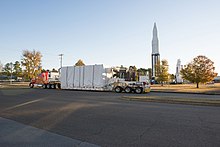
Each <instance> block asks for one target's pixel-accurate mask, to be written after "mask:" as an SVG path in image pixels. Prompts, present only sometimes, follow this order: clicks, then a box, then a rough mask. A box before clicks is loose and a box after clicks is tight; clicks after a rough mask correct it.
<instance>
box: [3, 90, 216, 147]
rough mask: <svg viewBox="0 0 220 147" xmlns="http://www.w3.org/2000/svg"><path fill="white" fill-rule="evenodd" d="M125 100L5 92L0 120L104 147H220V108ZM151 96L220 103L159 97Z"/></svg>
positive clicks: (105, 94) (104, 95)
mask: <svg viewBox="0 0 220 147" xmlns="http://www.w3.org/2000/svg"><path fill="white" fill-rule="evenodd" d="M125 95H126V96H127V95H128V94H125V93H121V94H117V93H113V92H89V91H70V90H52V89H51V90H48V89H0V117H3V118H7V119H11V120H15V121H17V122H20V123H22V124H25V125H29V126H33V127H36V128H40V129H43V130H47V131H49V132H52V133H56V134H59V135H62V136H66V137H70V138H74V139H79V140H82V141H86V142H89V143H92V144H96V145H100V146H103V147H105V146H106V147H117V146H118V147H129V146H131V147H133V146H138V147H139V146H140V147H141V146H143V147H145V146H163V147H170V146H183V147H185V146H212V147H215V146H216V147H219V146H220V107H211V106H193V105H182V104H166V103H154V102H138V101H128V100H123V99H121V97H122V96H125ZM130 95H133V94H130ZM146 95H147V96H151V97H153V96H156V97H158V96H161V97H179V98H181V97H192V98H213V99H215V98H216V99H217V98H219V96H218V95H195V94H177V93H156V92H152V93H148V94H146ZM0 135H1V134H0Z"/></svg>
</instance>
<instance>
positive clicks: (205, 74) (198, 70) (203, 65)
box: [180, 55, 217, 88]
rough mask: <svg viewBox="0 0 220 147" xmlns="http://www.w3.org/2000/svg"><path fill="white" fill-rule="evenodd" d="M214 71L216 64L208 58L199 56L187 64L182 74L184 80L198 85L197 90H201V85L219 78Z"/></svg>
mask: <svg viewBox="0 0 220 147" xmlns="http://www.w3.org/2000/svg"><path fill="white" fill-rule="evenodd" d="M214 70H215V67H214V62H213V61H211V60H210V59H209V58H207V57H206V56H202V55H199V56H197V57H195V58H194V59H193V61H192V62H190V63H189V64H187V65H186V67H185V68H183V69H182V70H181V71H180V73H181V75H182V77H183V79H186V80H188V81H190V82H192V83H196V88H199V83H206V82H210V81H212V80H213V79H214V77H216V76H217V73H215V72H214Z"/></svg>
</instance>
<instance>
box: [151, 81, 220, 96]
mask: <svg viewBox="0 0 220 147" xmlns="http://www.w3.org/2000/svg"><path fill="white" fill-rule="evenodd" d="M151 90H152V91H162V92H186V93H205V94H220V83H215V84H200V87H199V88H196V84H177V85H164V86H161V85H151Z"/></svg>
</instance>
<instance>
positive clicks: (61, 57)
mask: <svg viewBox="0 0 220 147" xmlns="http://www.w3.org/2000/svg"><path fill="white" fill-rule="evenodd" d="M59 56H60V68H62V64H63V61H62V60H63V54H59Z"/></svg>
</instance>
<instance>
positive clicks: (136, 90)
mask: <svg viewBox="0 0 220 147" xmlns="http://www.w3.org/2000/svg"><path fill="white" fill-rule="evenodd" d="M134 91H135V93H137V94H141V93H142V92H143V88H141V87H136V88H135V90H134Z"/></svg>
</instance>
